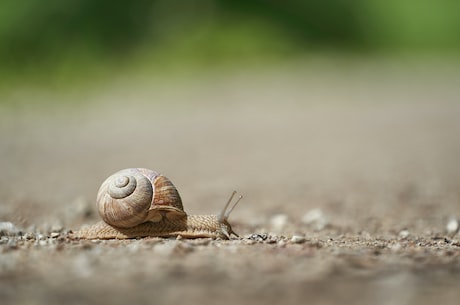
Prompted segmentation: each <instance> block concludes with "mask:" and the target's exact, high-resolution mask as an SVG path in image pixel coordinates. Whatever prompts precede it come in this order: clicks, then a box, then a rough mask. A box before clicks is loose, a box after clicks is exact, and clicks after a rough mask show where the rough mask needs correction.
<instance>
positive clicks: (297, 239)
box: [291, 235, 306, 244]
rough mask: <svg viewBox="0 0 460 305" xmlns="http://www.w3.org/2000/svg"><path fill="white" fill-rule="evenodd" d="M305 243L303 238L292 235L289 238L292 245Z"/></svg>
mask: <svg viewBox="0 0 460 305" xmlns="http://www.w3.org/2000/svg"><path fill="white" fill-rule="evenodd" d="M305 241H306V239H305V237H303V236H301V235H294V236H292V238H291V243H294V244H302V243H304V242H305Z"/></svg>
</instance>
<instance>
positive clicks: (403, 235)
mask: <svg viewBox="0 0 460 305" xmlns="http://www.w3.org/2000/svg"><path fill="white" fill-rule="evenodd" d="M409 234H410V233H409V231H408V230H402V231H401V232H399V238H402V239H405V238H408V237H409Z"/></svg>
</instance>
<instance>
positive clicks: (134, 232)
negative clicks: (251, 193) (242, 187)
mask: <svg viewBox="0 0 460 305" xmlns="http://www.w3.org/2000/svg"><path fill="white" fill-rule="evenodd" d="M235 194H236V191H234V192H233V193H232V195H231V196H230V199H229V200H228V202H227V203H226V204H225V206H224V208H223V209H222V211H221V212H220V213H219V214H218V215H188V214H187V213H186V212H185V211H184V209H183V206H182V200H181V198H180V196H179V192H178V191H177V189H176V187H175V186H174V185H173V184H172V182H171V181H170V180H169V179H168V178H166V177H165V176H163V175H160V174H159V173H157V172H155V171H152V170H150V169H146V168H129V169H124V170H121V171H119V172H117V173H115V174H113V175H111V176H110V177H108V178H107V179H106V180H105V181H104V182H103V183H102V185H101V187H100V188H99V192H98V194H97V199H96V204H97V209H98V212H99V215H100V216H101V218H102V220H103V221H100V222H98V223H97V224H95V225H91V226H84V227H82V228H81V229H80V230H79V231H76V232H74V233H72V235H71V236H72V237H73V238H79V239H125V238H137V237H148V236H150V237H174V236H181V237H183V238H199V237H210V238H222V239H230V236H231V235H232V234H233V235H235V236H237V237H238V235H237V234H236V233H235V232H234V231H233V230H232V227H231V225H230V224H229V223H228V217H229V215H230V213H231V212H232V210H233V209H234V208H235V206H236V205H237V204H238V202H239V201H240V199H241V198H242V196H239V198H238V199H237V200H236V202H235V203H234V204H233V205H232V206H231V208H229V206H230V203H231V202H232V200H233V197H234V196H235Z"/></svg>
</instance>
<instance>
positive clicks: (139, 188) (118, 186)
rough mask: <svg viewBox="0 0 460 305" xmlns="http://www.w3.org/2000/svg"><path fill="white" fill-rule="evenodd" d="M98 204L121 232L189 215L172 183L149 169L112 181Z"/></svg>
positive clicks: (124, 173) (130, 171)
mask: <svg viewBox="0 0 460 305" xmlns="http://www.w3.org/2000/svg"><path fill="white" fill-rule="evenodd" d="M96 204H97V209H98V212H99V215H100V216H101V218H102V219H103V220H104V221H105V222H106V223H108V224H110V225H112V226H114V227H119V228H130V227H134V226H136V225H138V224H141V223H144V222H146V221H151V222H158V221H161V220H162V219H163V217H165V216H166V217H168V218H170V219H172V218H174V217H181V216H184V215H185V212H184V211H183V206H182V200H181V198H180V195H179V192H178V191H177V189H176V187H175V186H174V185H173V184H172V182H171V181H170V180H169V179H168V178H166V177H165V176H162V175H160V174H159V173H157V172H155V171H153V170H150V169H146V168H129V169H124V170H121V171H119V172H116V173H115V174H113V175H111V176H110V177H108V178H107V179H106V180H105V181H104V182H103V183H102V185H101V187H100V188H99V191H98V194H97V199H96Z"/></svg>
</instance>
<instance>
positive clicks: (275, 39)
mask: <svg viewBox="0 0 460 305" xmlns="http://www.w3.org/2000/svg"><path fill="white" fill-rule="evenodd" d="M459 12H460V2H458V1H449V0H439V1H428V0H405V1H398V0H373V1H367V0H351V1H345V0H324V1H294V0H286V1H266V0H265V1H263V0H253V1H245V0H233V1H228V0H203V1H196V0H190V1H179V0H136V1H102V0H101V1H94V0H67V1H62V0H48V1H42V0H27V1H17V0H4V1H1V2H0V66H1V72H0V73H1V74H0V77H2V78H3V80H5V79H7V78H19V79H22V78H23V76H27V77H32V78H34V77H35V78H37V79H43V77H44V76H46V75H53V76H54V77H57V78H59V77H61V76H65V75H69V74H75V75H86V74H91V75H98V74H105V73H110V71H111V69H112V68H111V67H112V66H114V65H116V66H123V65H127V66H129V65H130V63H133V62H138V61H139V59H140V60H143V61H144V64H146V66H149V65H151V66H156V65H158V64H159V63H161V64H168V63H169V64H171V65H174V64H175V63H176V64H179V65H184V64H185V65H187V64H192V65H193V64H199V65H213V64H219V63H222V62H238V61H244V60H259V59H262V60H263V59H266V58H269V59H271V58H280V59H283V58H286V57H291V56H292V55H295V54H302V53H305V52H310V51H318V50H331V49H332V50H334V51H336V52H340V51H346V52H350V51H359V52H382V51H383V52H388V51H390V52H395V51H396V52H398V51H406V50H409V51H411V52H425V51H430V52H444V51H451V52H452V51H453V52H458V51H459V50H460V39H459V37H460V18H458V13H459Z"/></svg>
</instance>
